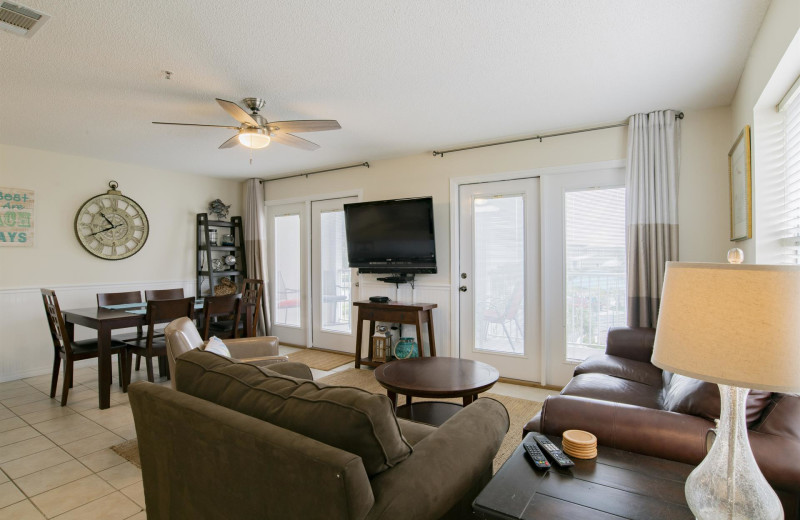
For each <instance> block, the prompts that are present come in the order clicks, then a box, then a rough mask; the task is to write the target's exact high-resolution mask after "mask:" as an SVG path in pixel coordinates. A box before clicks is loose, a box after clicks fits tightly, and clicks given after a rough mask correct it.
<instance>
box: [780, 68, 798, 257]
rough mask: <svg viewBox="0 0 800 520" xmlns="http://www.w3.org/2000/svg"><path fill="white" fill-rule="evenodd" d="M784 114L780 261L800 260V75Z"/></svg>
mask: <svg viewBox="0 0 800 520" xmlns="http://www.w3.org/2000/svg"><path fill="white" fill-rule="evenodd" d="M778 112H779V113H781V114H782V115H783V121H782V123H783V124H782V126H783V136H782V137H783V142H782V145H783V154H782V155H783V168H782V172H780V175H781V177H782V180H783V182H782V184H783V186H782V188H783V192H782V195H783V200H782V208H781V219H780V221H779V223H780V224H779V225H780V230H779V232H780V245H781V246H782V254H781V256H780V257H779V261H780V262H781V263H785V264H800V78H798V80H797V81H796V82H795V84H794V86H793V87H792V88H791V89H790V90H789V92H788V93H787V94H786V96H785V97H784V98H783V100H782V101H781V102H780V104H779V105H778Z"/></svg>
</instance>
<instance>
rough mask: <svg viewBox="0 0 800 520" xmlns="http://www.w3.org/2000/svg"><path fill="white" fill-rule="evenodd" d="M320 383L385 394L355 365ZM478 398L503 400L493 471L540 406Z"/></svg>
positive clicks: (514, 399) (371, 376) (513, 399)
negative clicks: (503, 424)
mask: <svg viewBox="0 0 800 520" xmlns="http://www.w3.org/2000/svg"><path fill="white" fill-rule="evenodd" d="M320 382H322V383H325V384H328V385H338V386H355V387H356V388H363V389H364V390H367V391H368V392H372V393H374V394H384V395H385V394H386V389H385V388H383V387H382V386H381V385H380V384H379V383H378V381H376V380H375V375H374V374H373V373H372V370H356V369H355V368H353V369H350V370H345V371H344V372H339V373H336V374H332V375H329V376H327V377H323V378H322V379H320ZM481 397H491V398H492V399H496V400H498V401H500V402H501V403H503V405H504V406H505V407H506V410H508V416H509V419H510V425H509V427H508V433H507V434H506V436H505V438H504V439H503V443H502V444H501V445H500V450H499V451H498V452H497V455H496V456H495V458H494V471H495V473H496V472H497V470H498V469H500V466H502V465H503V463H504V462H505V461H506V459H507V458H508V457H510V456H511V454H512V453H513V452H514V450H515V449H516V448H517V446H519V444H520V443H521V442H522V427H523V426H525V424H526V423H527V422H528V421H529V420H531V419H532V418H533V416H534V415H536V413H537V412H538V411H539V410H540V409H541V408H542V403H540V402H537V401H528V400H527V399H520V398H519V397H509V396H505V395H500V394H493V393H491V392H486V393H483V394H481ZM399 399H400V400H401V402H405V400H404V398H402V397H400V398H399ZM414 399H415V401H450V402H454V403H461V399H460V398H457V399H420V398H414Z"/></svg>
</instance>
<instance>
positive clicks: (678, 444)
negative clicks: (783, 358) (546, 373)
mask: <svg viewBox="0 0 800 520" xmlns="http://www.w3.org/2000/svg"><path fill="white" fill-rule="evenodd" d="M654 337H655V330H653V329H631V328H627V327H619V328H612V329H611V330H609V333H608V342H607V347H606V352H605V354H603V355H598V356H593V357H591V358H589V359H587V360H586V361H584V362H583V363H581V364H580V365H578V366H577V367H576V368H575V373H574V377H573V378H572V380H570V382H569V383H568V384H567V386H565V387H564V389H563V390H562V391H561V394H560V395H557V396H551V397H549V398H547V399H546V400H545V402H544V405H543V406H542V410H541V411H540V412H539V413H538V414H537V415H536V416H535V417H534V418H533V419H531V420H530V421H529V422H528V424H527V425H525V427H524V432H523V435H524V434H525V433H527V432H530V431H539V432H543V433H546V434H551V435H561V434H562V432H563V431H564V430H569V429H579V430H586V431H589V432H592V433H593V434H595V435H596V436H597V441H598V443H599V444H601V445H604V446H611V447H614V448H620V449H623V450H628V451H633V452H637V453H643V454H645V455H652V456H655V457H661V458H665V459H669V460H676V461H680V462H686V463H689V464H699V463H700V461H701V460H703V458H704V457H705V455H706V451H707V447H706V437H707V433H708V431H709V429H711V428H713V427H714V422H713V420H714V419H717V418H719V411H720V397H719V389H718V387H717V385H715V384H711V383H706V382H703V381H698V380H695V379H691V378H688V377H685V376H681V375H677V374H672V373H669V372H664V371H662V370H661V369H659V368H657V367H656V366H654V365H653V364H651V363H650V358H651V356H652V351H653V340H654ZM747 424H748V428H749V437H750V445H751V447H752V449H753V454H754V455H755V458H756V461H757V462H758V465H759V468H760V469H761V471H762V472H763V473H764V476H765V477H766V478H767V480H768V481H769V482H770V484H772V486H773V488H774V489H775V490H776V491H777V492H778V495H779V496H780V498H781V501H782V503H783V508H784V512H785V514H786V518H800V396H798V395H795V394H779V393H769V392H760V391H759V392H756V391H751V392H750V394H749V395H748V399H747Z"/></svg>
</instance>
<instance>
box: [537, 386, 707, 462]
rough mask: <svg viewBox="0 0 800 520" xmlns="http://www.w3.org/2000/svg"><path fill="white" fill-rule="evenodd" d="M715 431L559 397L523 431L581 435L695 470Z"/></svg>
mask: <svg viewBox="0 0 800 520" xmlns="http://www.w3.org/2000/svg"><path fill="white" fill-rule="evenodd" d="M537 418H538V419H539V420H537ZM713 427H714V423H712V422H711V421H707V420H705V419H702V418H700V417H695V416H693V415H685V414H679V413H674V412H667V411H665V410H656V409H652V408H644V407H641V406H632V405H627V404H620V403H613V402H610V401H601V400H598V399H589V398H586V397H576V396H567V395H557V396H550V397H548V398H547V399H545V401H544V404H543V406H542V411H541V412H540V415H538V416H537V417H535V418H534V419H533V420H531V421H530V422H529V423H528V424H527V425H526V426H525V431H541V432H542V433H545V434H549V435H559V436H560V435H561V434H562V433H564V431H565V430H585V431H588V432H591V433H593V434H594V435H595V436H596V437H597V443H598V444H601V445H603V446H609V447H611V448H618V449H621V450H626V451H633V452H636V453H642V454H644V455H652V456H654V457H661V458H665V459H669V460H676V461H678V462H686V463H688V464H698V463H700V461H701V460H703V458H704V457H705V455H706V433H707V432H708V430H709V429H710V428H713Z"/></svg>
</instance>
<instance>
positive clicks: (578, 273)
mask: <svg viewBox="0 0 800 520" xmlns="http://www.w3.org/2000/svg"><path fill="white" fill-rule="evenodd" d="M564 197H565V200H564V210H565V226H564V228H565V234H566V237H565V244H566V251H565V266H564V267H565V269H564V270H565V273H566V298H565V300H566V305H567V309H566V319H567V324H566V332H567V359H568V360H570V361H583V360H584V359H586V357H588V356H590V355H592V354H598V353H602V352H603V351H604V350H605V346H606V336H607V335H608V328H609V327H614V326H619V325H625V323H626V304H627V298H626V294H625V188H605V189H592V190H582V191H570V192H567V193H565V195H564Z"/></svg>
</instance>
